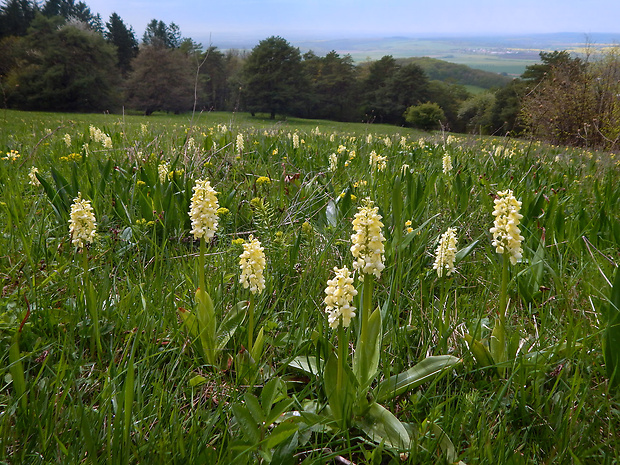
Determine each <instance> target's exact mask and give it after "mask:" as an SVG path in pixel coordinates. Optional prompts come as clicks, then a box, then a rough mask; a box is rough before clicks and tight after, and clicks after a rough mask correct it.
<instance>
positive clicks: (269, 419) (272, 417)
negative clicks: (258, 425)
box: [263, 397, 293, 425]
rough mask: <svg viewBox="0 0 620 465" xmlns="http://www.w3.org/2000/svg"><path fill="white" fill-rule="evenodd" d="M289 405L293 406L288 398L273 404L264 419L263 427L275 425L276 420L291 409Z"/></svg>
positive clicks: (291, 400)
mask: <svg viewBox="0 0 620 465" xmlns="http://www.w3.org/2000/svg"><path fill="white" fill-rule="evenodd" d="M291 405H293V399H290V398H288V397H287V398H286V399H283V400H281V401H280V402H278V403H277V404H275V405H274V406H273V408H272V409H271V411H270V412H269V413H268V414H267V416H266V417H265V425H271V424H273V423H276V422H277V420H278V419H280V417H281V416H282V415H284V414H285V413H286V411H287V410H288V409H289V408H290V407H291ZM263 409H264V406H263Z"/></svg>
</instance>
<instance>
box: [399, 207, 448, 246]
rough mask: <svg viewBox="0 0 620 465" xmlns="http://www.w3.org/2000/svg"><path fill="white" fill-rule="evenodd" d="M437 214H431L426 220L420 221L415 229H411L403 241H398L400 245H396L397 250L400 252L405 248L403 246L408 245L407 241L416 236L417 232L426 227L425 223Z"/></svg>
mask: <svg viewBox="0 0 620 465" xmlns="http://www.w3.org/2000/svg"><path fill="white" fill-rule="evenodd" d="M438 216H439V213H437V214H436V215H433V216H431V217H430V218H429V219H428V220H426V221H425V222H424V223H422V224H421V225H420V226H418V227H417V228H416V229H414V230H413V231H411V232H410V233H408V234H407V235H406V236H405V238H404V239H403V241H402V242H401V243H400V245H399V246H398V251H399V252H402V251H403V250H405V248H406V247H407V246H408V245H409V243H410V242H411V241H412V240H413V238H414V237H416V236H417V235H418V233H420V232H421V231H422V230H423V229H424V228H425V227H426V225H428V224H429V223H430V222H431V221H432V220H434V219H435V218H437V217H438Z"/></svg>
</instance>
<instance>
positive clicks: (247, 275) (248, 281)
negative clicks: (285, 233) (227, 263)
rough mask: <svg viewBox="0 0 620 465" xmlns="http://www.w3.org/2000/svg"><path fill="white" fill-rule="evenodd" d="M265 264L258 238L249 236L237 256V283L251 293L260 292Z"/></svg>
mask: <svg viewBox="0 0 620 465" xmlns="http://www.w3.org/2000/svg"><path fill="white" fill-rule="evenodd" d="M265 264H266V261H265V253H264V248H263V247H261V244H260V242H259V240H258V239H255V238H254V236H250V239H249V242H245V243H243V253H242V254H241V255H240V256H239V267H240V268H241V277H240V278H239V283H241V284H243V287H244V289H248V288H249V289H250V292H251V293H252V294H260V293H261V292H262V291H263V290H264V289H265V277H264V271H265Z"/></svg>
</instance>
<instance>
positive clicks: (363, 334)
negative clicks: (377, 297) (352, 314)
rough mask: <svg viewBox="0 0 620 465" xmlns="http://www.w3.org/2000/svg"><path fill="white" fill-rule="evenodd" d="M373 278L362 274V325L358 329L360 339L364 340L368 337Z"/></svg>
mask: <svg viewBox="0 0 620 465" xmlns="http://www.w3.org/2000/svg"><path fill="white" fill-rule="evenodd" d="M373 285H374V280H373V279H371V277H370V276H369V275H367V274H366V275H364V287H363V289H362V318H361V319H362V327H361V329H360V339H361V340H362V341H366V340H367V337H368V320H369V319H370V312H371V311H372V290H373Z"/></svg>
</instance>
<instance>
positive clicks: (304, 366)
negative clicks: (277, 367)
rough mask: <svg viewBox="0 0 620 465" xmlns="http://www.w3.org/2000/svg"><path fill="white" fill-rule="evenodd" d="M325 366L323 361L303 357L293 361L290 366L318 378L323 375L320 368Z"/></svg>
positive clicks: (311, 357)
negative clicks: (320, 374)
mask: <svg viewBox="0 0 620 465" xmlns="http://www.w3.org/2000/svg"><path fill="white" fill-rule="evenodd" d="M321 365H323V360H321V359H318V358H317V357H313V356H305V355H301V356H299V357H295V358H294V359H293V360H291V361H290V362H289V364H288V366H290V367H292V368H296V369H298V370H301V371H303V372H304V373H307V374H309V375H312V376H318V375H319V373H321V370H320V369H319V367H320V366H321Z"/></svg>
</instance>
